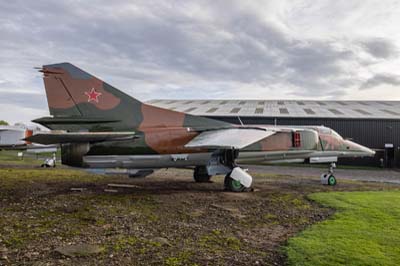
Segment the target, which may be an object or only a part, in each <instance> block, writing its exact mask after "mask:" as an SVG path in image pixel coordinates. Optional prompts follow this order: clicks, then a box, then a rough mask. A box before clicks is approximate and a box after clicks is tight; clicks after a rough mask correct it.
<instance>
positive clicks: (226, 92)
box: [0, 0, 400, 122]
mask: <svg viewBox="0 0 400 266" xmlns="http://www.w3.org/2000/svg"><path fill="white" fill-rule="evenodd" d="M398 14H400V2H398V1H389V0H381V1H372V0H364V1H356V0H353V1H344V0H342V1H340V0H339V1H334V2H333V1H327V0H326V1H311V0H310V1H296V0H295V1H293V0H291V1H289V0H287V1H283V0H279V1H278V0H276V1H271V0H265V1H256V0H252V1H233V0H229V1H188V0H182V1H149V0H146V1H129V0H127V1H122V0H117V1H42V0H36V1H18V0H17V1H2V2H0V36H1V38H0V70H1V71H0V93H1V94H0V114H1V117H0V119H5V120H9V121H11V122H17V121H23V122H26V121H29V120H31V119H33V118H36V117H37V116H43V115H47V114H48V111H47V104H46V100H45V95H44V88H43V85H42V80H41V76H40V73H38V72H36V71H35V70H34V69H33V67H35V66H41V65H43V64H49V63H58V62H64V61H67V62H71V63H73V64H76V65H77V66H79V67H81V68H83V69H85V70H87V71H89V72H91V73H92V74H94V75H96V76H98V77H100V78H102V79H104V80H105V81H107V82H108V83H110V84H112V85H114V86H115V87H117V88H120V89H122V90H123V91H125V92H127V93H128V94H131V95H133V96H135V97H137V98H139V99H142V100H149V99H152V98H180V99H182V98H226V99H229V98H252V99H257V98H264V99H300V98H301V99H370V100H373V99H377V100H384V99H387V100H395V99H396V100H400V90H398V87H399V86H400V59H399V56H400V54H399V51H400V31H399V30H398V25H400V17H399V16H398Z"/></svg>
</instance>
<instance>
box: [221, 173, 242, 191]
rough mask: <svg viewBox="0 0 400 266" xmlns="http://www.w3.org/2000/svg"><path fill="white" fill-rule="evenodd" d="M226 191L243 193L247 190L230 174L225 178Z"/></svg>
mask: <svg viewBox="0 0 400 266" xmlns="http://www.w3.org/2000/svg"><path fill="white" fill-rule="evenodd" d="M224 185H225V190H227V191H231V192H243V191H244V190H245V189H246V188H245V186H243V185H242V184H241V183H240V182H239V181H237V180H235V179H233V178H232V177H231V176H230V173H229V174H227V175H226V176H225V181H224Z"/></svg>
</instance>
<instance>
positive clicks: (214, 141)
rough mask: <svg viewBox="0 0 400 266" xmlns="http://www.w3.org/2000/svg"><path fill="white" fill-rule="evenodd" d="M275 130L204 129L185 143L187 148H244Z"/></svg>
mask: <svg viewBox="0 0 400 266" xmlns="http://www.w3.org/2000/svg"><path fill="white" fill-rule="evenodd" d="M273 134H275V132H274V131H271V130H266V129H261V128H229V129H219V130H210V131H204V132H202V133H200V134H199V135H198V136H196V137H195V138H194V139H192V140H191V141H190V142H189V143H187V144H186V145H185V147H186V148H209V149H232V148H233V149H242V148H244V147H247V146H249V145H251V144H253V143H255V142H257V141H260V140H262V139H264V138H267V137H269V136H272V135H273Z"/></svg>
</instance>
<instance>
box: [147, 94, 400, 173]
mask: <svg viewBox="0 0 400 266" xmlns="http://www.w3.org/2000/svg"><path fill="white" fill-rule="evenodd" d="M148 103H149V104H152V105H156V106H159V107H163V108H168V109H171V110H176V111H181V112H185V113H188V114H192V115H198V116H205V117H210V118H214V119H219V120H223V121H227V122H231V123H236V124H240V121H239V118H240V120H241V121H242V122H243V124H253V125H255V124H276V125H324V126H327V127H330V128H332V129H334V130H335V131H337V132H338V133H339V134H340V135H342V136H343V137H344V138H349V139H352V140H354V141H355V142H357V143H360V144H361V145H365V146H367V147H369V148H372V149H374V150H375V151H376V155H375V157H374V158H363V159H346V160H342V161H341V162H339V163H345V164H358V165H360V164H362V165H371V166H382V165H384V166H385V167H400V101H309V100H171V99H169V100H151V101H149V102H148ZM238 117H239V118H238Z"/></svg>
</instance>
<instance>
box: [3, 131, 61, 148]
mask: <svg viewBox="0 0 400 266" xmlns="http://www.w3.org/2000/svg"><path fill="white" fill-rule="evenodd" d="M37 131H40V130H33V129H29V128H27V127H26V126H24V125H14V126H0V150H21V151H25V152H26V153H46V152H56V151H57V145H41V144H34V143H31V142H29V141H25V140H23V139H24V138H27V137H30V136H32V135H33V134H34V133H37Z"/></svg>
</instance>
